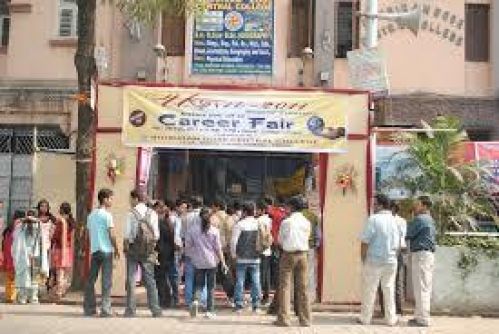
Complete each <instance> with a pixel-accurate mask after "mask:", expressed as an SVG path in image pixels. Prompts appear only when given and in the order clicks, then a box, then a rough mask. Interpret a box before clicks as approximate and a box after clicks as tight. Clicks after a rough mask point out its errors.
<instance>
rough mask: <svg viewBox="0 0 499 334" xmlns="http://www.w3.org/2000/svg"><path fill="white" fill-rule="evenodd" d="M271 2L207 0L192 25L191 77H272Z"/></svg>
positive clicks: (269, 0)
mask: <svg viewBox="0 0 499 334" xmlns="http://www.w3.org/2000/svg"><path fill="white" fill-rule="evenodd" d="M273 10H274V1H273V0H235V1H227V0H210V1H208V4H207V10H206V12H205V13H203V14H200V15H199V16H198V17H197V18H196V19H195V22H194V31H193V34H192V63H191V72H192V74H218V75H220V74H221V75H251V74H262V75H272V67H273V66H272V63H273V50H274V14H273Z"/></svg>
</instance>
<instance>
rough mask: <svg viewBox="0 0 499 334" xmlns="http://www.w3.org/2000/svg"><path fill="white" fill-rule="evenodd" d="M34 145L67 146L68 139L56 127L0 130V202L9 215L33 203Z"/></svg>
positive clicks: (63, 147) (61, 147) (39, 146)
mask: <svg viewBox="0 0 499 334" xmlns="http://www.w3.org/2000/svg"><path fill="white" fill-rule="evenodd" d="M35 138H36V139H35ZM35 148H47V149H67V148H69V139H68V138H67V137H66V136H64V135H63V134H62V133H60V131H57V130H40V131H36V130H35V129H28V128H25V127H24V128H7V129H5V128H4V129H0V201H3V202H4V204H5V205H4V206H5V210H6V213H7V214H8V217H9V218H10V217H11V216H12V214H13V213H14V212H15V210H26V209H28V208H30V207H32V206H33V198H32V197H33V196H32V190H33V162H34V153H35V151H36V150H35Z"/></svg>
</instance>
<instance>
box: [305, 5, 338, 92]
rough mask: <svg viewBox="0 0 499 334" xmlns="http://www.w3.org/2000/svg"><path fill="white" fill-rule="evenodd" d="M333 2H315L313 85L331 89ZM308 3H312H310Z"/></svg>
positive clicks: (333, 32) (333, 50)
mask: <svg viewBox="0 0 499 334" xmlns="http://www.w3.org/2000/svg"><path fill="white" fill-rule="evenodd" d="M335 2H336V1H335V0H315V27H314V29H313V30H314V36H315V41H314V45H313V46H312V45H309V46H310V47H313V48H314V49H313V52H314V54H313V56H314V71H313V73H314V85H315V86H319V87H327V88H331V87H333V85H334V57H335V43H334V35H335V27H336V20H335V19H334V18H335V5H336V4H335ZM310 3H313V2H312V1H310Z"/></svg>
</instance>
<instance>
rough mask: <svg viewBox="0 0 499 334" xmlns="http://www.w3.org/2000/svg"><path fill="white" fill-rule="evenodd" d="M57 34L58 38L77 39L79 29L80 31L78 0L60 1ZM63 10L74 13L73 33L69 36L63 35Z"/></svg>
mask: <svg viewBox="0 0 499 334" xmlns="http://www.w3.org/2000/svg"><path fill="white" fill-rule="evenodd" d="M57 10H58V14H57V32H56V35H57V37H58V38H75V37H77V31H78V30H77V29H78V5H77V3H76V0H59V4H58V7H57ZM63 10H71V11H72V12H73V15H72V20H71V32H70V34H69V35H68V36H62V35H61V23H62V22H61V19H62V17H61V14H62V11H63Z"/></svg>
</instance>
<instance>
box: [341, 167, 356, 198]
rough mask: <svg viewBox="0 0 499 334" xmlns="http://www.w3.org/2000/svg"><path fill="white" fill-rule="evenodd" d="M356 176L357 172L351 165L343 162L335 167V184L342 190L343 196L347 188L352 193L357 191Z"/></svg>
mask: <svg viewBox="0 0 499 334" xmlns="http://www.w3.org/2000/svg"><path fill="white" fill-rule="evenodd" d="M357 176H358V173H357V171H356V170H355V167H354V166H353V165H350V164H345V165H343V166H341V167H339V168H338V169H337V172H336V185H337V186H338V187H339V188H340V189H341V191H342V192H343V196H345V195H346V193H347V190H350V191H351V192H353V193H355V192H357V185H356V181H357Z"/></svg>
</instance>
